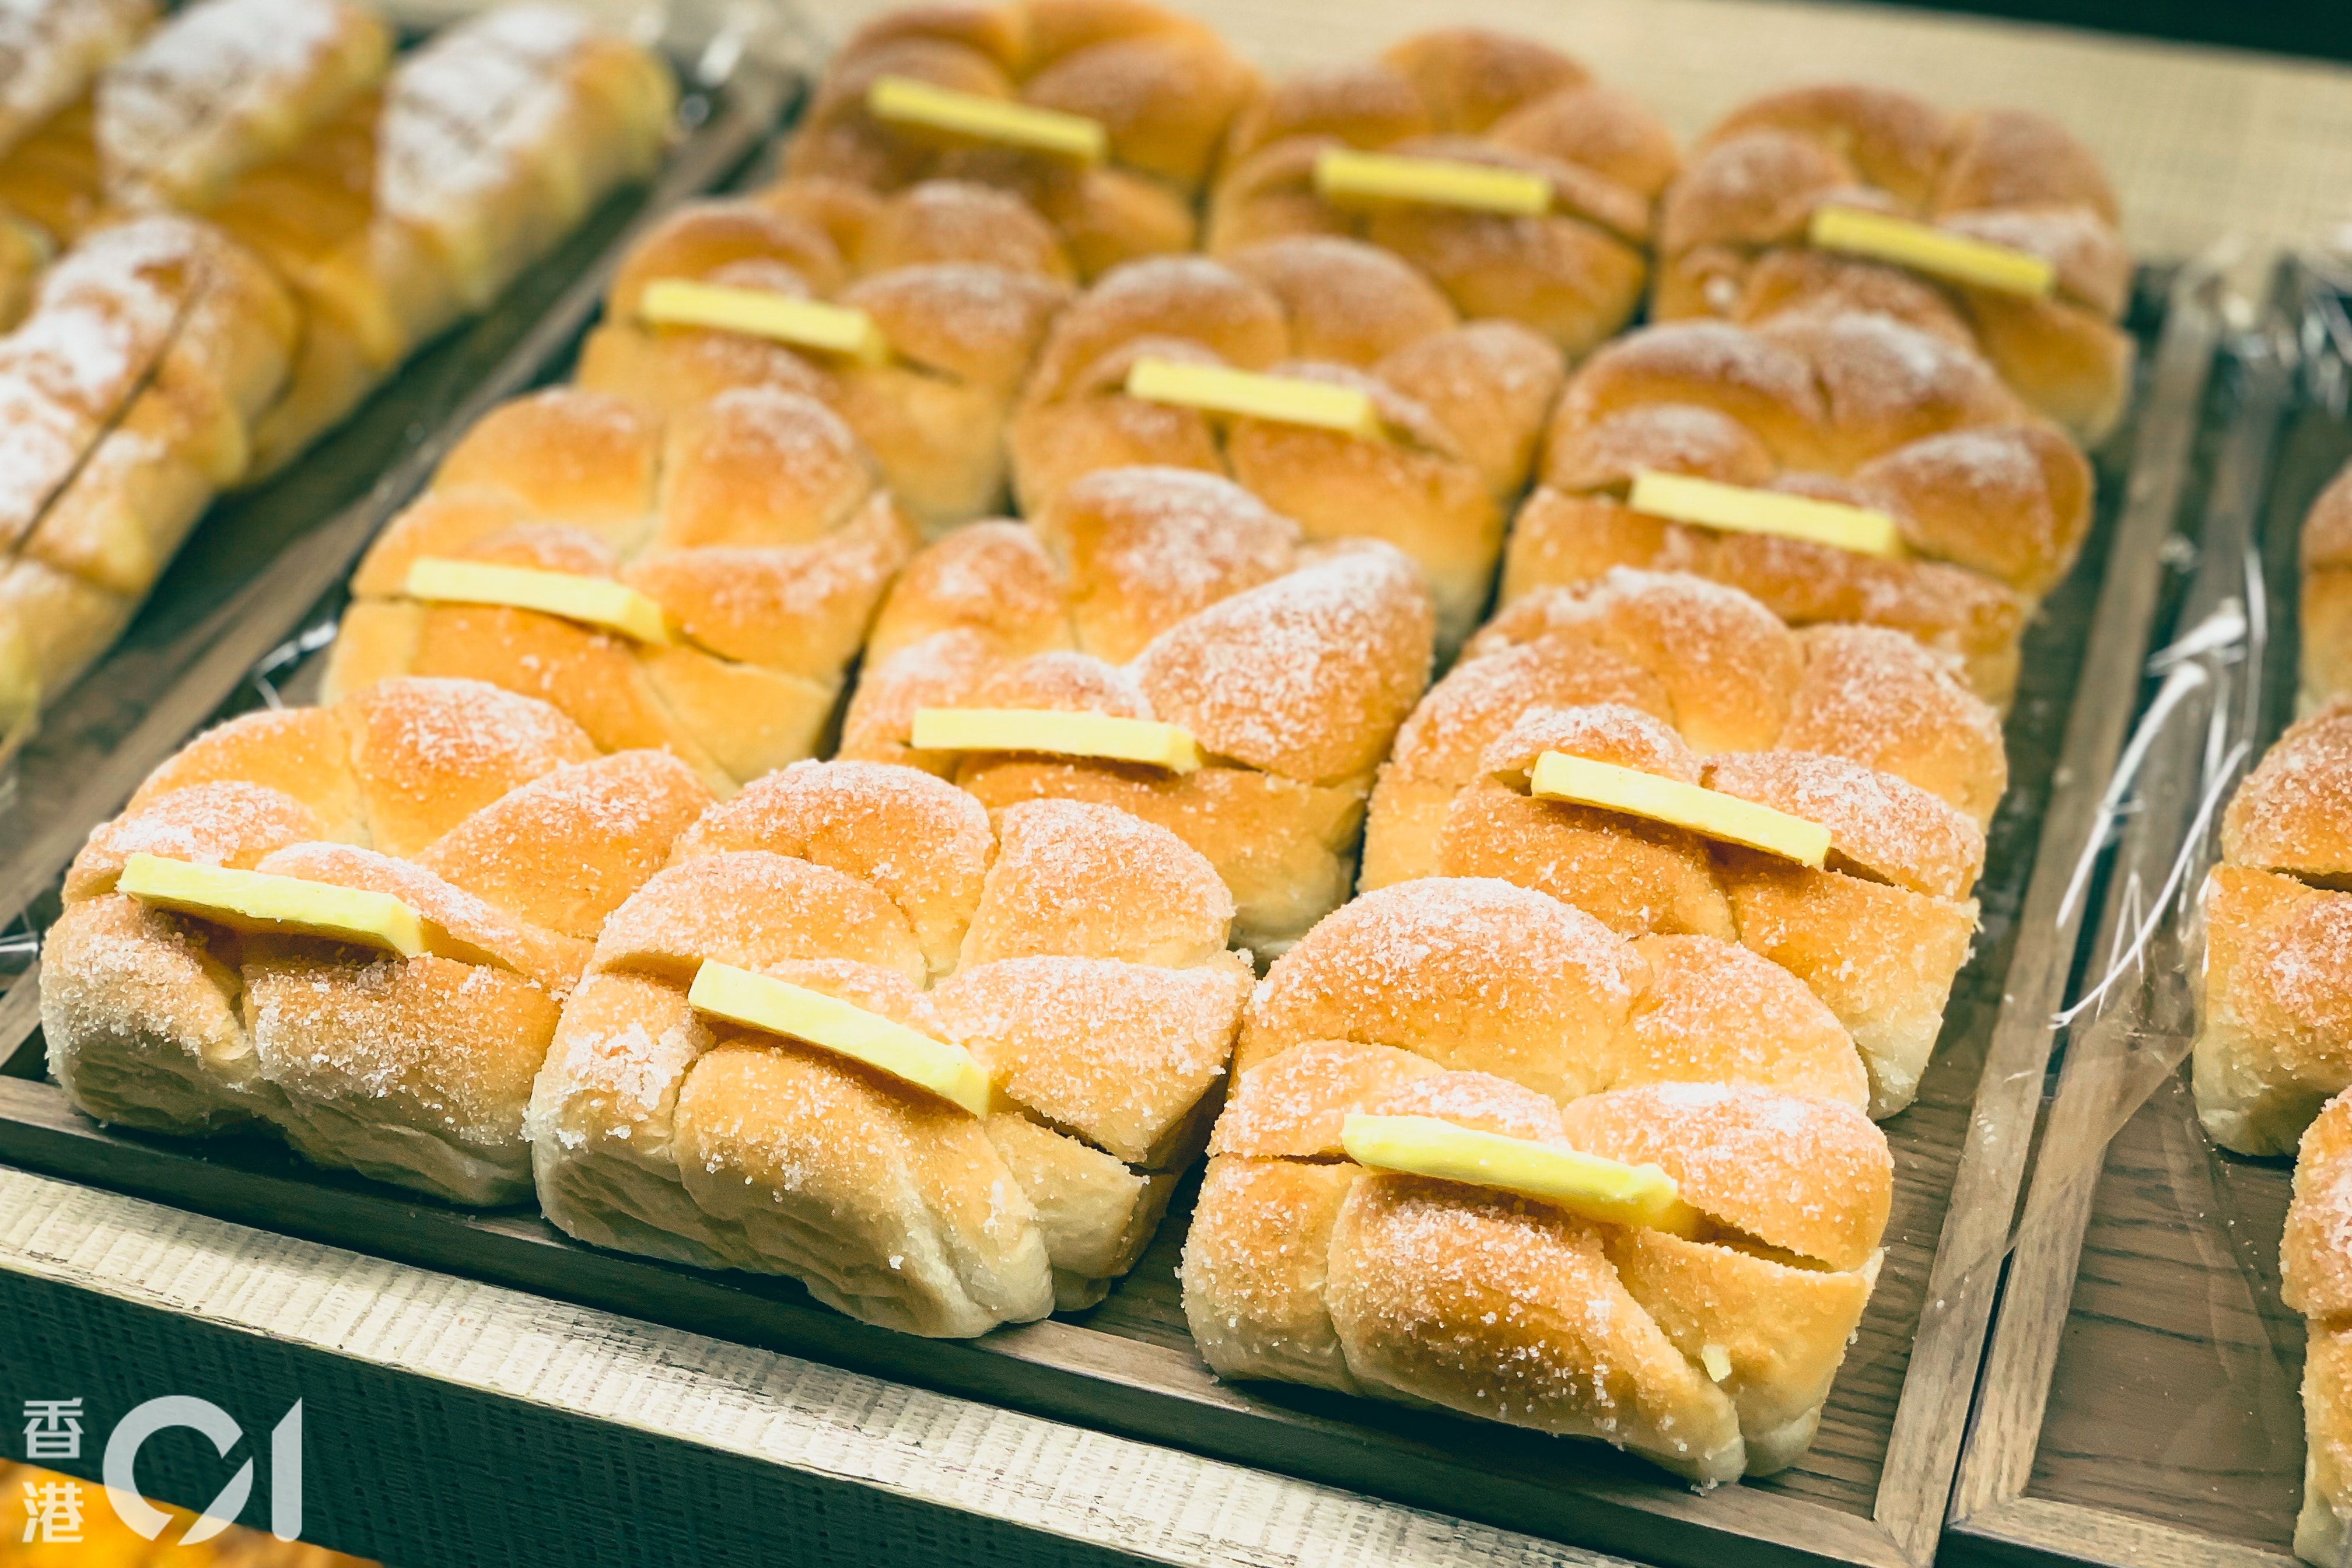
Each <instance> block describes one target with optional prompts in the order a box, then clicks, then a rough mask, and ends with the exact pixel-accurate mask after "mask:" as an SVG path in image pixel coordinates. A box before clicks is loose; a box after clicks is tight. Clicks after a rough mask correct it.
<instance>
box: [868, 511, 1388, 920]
mask: <svg viewBox="0 0 2352 1568" xmlns="http://www.w3.org/2000/svg"><path fill="white" fill-rule="evenodd" d="M1431 637H1432V621H1431V615H1430V606H1429V596H1428V594H1427V592H1426V591H1425V590H1424V589H1423V586H1422V584H1421V580H1420V575H1419V574H1418V573H1416V572H1415V571H1414V570H1413V567H1412V563H1411V562H1410V561H1408V560H1407V559H1406V558H1405V557H1404V556H1403V555H1402V554H1401V553H1399V552H1397V551H1396V550H1394V549H1392V548H1391V547H1390V546H1388V545H1385V544H1381V543H1379V542H1371V541H1352V542H1350V541H1342V542H1335V543H1328V544H1318V545H1308V544H1306V543H1304V542H1302V541H1301V540H1300V538H1299V531H1298V529H1297V525H1296V524H1294V523H1292V522H1291V521H1289V520H1288V519H1287V518H1285V517H1282V516H1279V515H1278V514H1276V512H1275V511H1273V510H1271V509H1269V508H1268V507H1267V506H1266V505H1265V502H1263V501H1261V500H1258V499H1257V498H1256V497H1255V496H1253V495H1251V494H1250V493H1249V492H1248V491H1247V490H1244V489H1242V488H1241V487H1239V486H1238V485H1235V484H1234V483H1232V482H1231V481H1230V480H1226V479H1218V478H1216V477H1214V476H1213V475H1210V474H1203V473H1198V472H1193V471H1191V470H1187V469H1181V468H1112V469H1107V470H1105V471H1103V472H1101V473H1097V474H1092V475H1089V476H1087V478H1086V479H1080V480H1078V481H1077V482H1076V483H1075V484H1073V485H1071V486H1070V487H1069V488H1068V489H1066V490H1064V491H1063V492H1062V493H1061V495H1060V497H1059V498H1058V499H1057V500H1055V502H1054V503H1053V505H1051V506H1050V507H1048V508H1046V509H1045V511H1044V513H1043V514H1041V515H1040V516H1038V517H1036V518H1035V519H1034V520H1033V521H1031V522H1029V523H1026V524H1022V523H1013V522H984V523H978V524H975V525H973V526H972V527H971V528H967V529H964V530H963V531H961V532H958V533H955V534H951V535H950V536H949V537H948V538H946V539H944V540H941V541H940V542H939V543H937V544H934V545H932V546H931V547H930V548H929V549H928V550H926V551H925V552H923V553H922V554H920V555H919V556H917V557H916V558H915V560H914V561H913V562H912V563H909V565H908V568H907V570H906V572H905V573H904V574H902V575H901V576H900V577H899V579H898V584H896V585H895V586H894V587H893V588H892V589H891V592H890V595H889V597H888V599H887V601H885V603H884V605H883V607H882V611H881V614H880V615H879V616H877V619H876V622H875V627H874V635H873V637H872V638H871V640H870V641H869V643H868V645H867V647H866V662H865V665H864V668H863V671H862V673H861V674H860V676H859V679H858V686H857V690H856V694H855V696H854V697H853V698H852V699H851V701H850V705H849V711H848V715H847V717H846V719H845V721H844V722H843V731H842V744H841V754H842V755H844V756H845V757H856V758H865V759H868V760H873V761H883V762H901V763H911V764H913V765H915V766H917V767H920V768H924V769H926V770H928V771H930V772H933V773H940V774H941V775H943V776H945V777H949V778H951V779H953V780H954V781H955V782H956V783H957V784H961V785H962V786H963V787H964V788H965V789H967V790H970V791H971V792H972V793H973V794H974V795H978V796H979V797H980V799H981V800H982V802H983V803H985V804H986V805H988V806H989V807H990V808H991V809H992V810H994V809H999V808H1002V807H1003V806H1005V805H1010V804H1012V803H1013V802H1014V801H1017V800H1024V799H1029V798H1033V797H1039V796H1060V797H1066V798H1073V799H1080V800H1091V801H1097V802H1100V803H1103V804H1106V805H1117V806H1119V807H1121V808H1122V809H1125V810H1127V811H1130V812H1133V813H1135V814H1136V815H1137V816H1141V817H1143V818H1145V819H1146V820H1148V821H1151V822H1156V823H1159V824H1160V825H1161V826H1165V827H1167V828H1169V829H1170V830H1171V831H1172V832H1173V833H1175V834H1176V835H1177V837H1180V838H1181V839H1183V840H1184V842H1185V843H1187V844H1189V845H1191V846H1192V847H1193V848H1195V849H1197V850H1199V851H1200V852H1201V853H1202V854H1203V855H1205V856H1206V857H1208V858H1209V861H1210V863H1211V864H1212V865H1213V866H1215V867H1216V868H1217V872H1218V874H1219V875H1220V876H1221V877H1222V878H1223V879H1224V882H1225V886H1226V887H1227V888H1228V889H1230V890H1231V892H1232V894H1233V898H1234V904H1235V906H1236V914H1235V922H1234V941H1235V942H1237V943H1238V944H1240V945H1243V946H1245V947H1248V948H1250V949H1252V950H1253V951H1255V952H1258V953H1260V954H1261V955H1263V954H1267V953H1271V952H1279V951H1281V949H1283V948H1284V947H1286V946H1287V945H1288V944H1289V943H1290V942H1293V941H1295V940H1297V937H1298V936H1299V935H1300V933H1302V932H1304V931H1306V930H1307V927H1309V926H1311V925H1313V924H1314V923H1315V921H1318V919H1320V918H1321V917H1322V916H1323V915H1324V914H1325V913H1327V912H1328V911H1329V910H1332V909H1334V908H1337V907H1338V906H1339V904H1340V903H1342V902H1343V901H1345V900H1346V899H1347V896H1348V891H1349V884H1350V883H1351V882H1352V880H1353V879H1354V866H1355V846H1356V839H1357V834H1358V831H1359V828H1360V825H1361V822H1362V816H1363V807H1364V800H1365V797H1366V795H1367V794H1368V793H1369V792H1370V788H1371V783H1372V775H1373V770H1374V769H1375V768H1376V767H1377V766H1378V765H1379V763H1380V762H1381V758H1382V757H1384V756H1386V755H1387V753H1388V750H1389V745H1390V742H1391V740H1393V738H1394V737H1395V734H1396V728H1397V726H1398V724H1400V723H1401V722H1402V721H1403V720H1404V718H1405V716H1406V715H1407V714H1408V713H1409V712H1411V711H1412V706H1413V703H1414V702H1415V701H1416V700H1419V698H1420V696H1421V693H1422V690H1423V688H1424V687H1425V686H1426V685H1427V683H1428V680H1429V668H1430V649H1431ZM922 708H997V709H1004V708H1011V709H1029V710H1034V709H1050V710H1072V711H1081V712H1097V713H1104V714H1109V715H1111V716H1113V717H1116V718H1121V719H1131V720H1149V721H1160V722H1163V723H1169V724H1176V725H1181V726H1182V727H1183V728H1184V729H1185V730H1186V731H1189V732H1190V734H1191V735H1192V739H1193V740H1194V741H1196V742H1198V745H1199V748H1200V750H1201V752H1202V753H1204V765H1203V766H1201V767H1199V768H1198V769H1195V770H1194V771H1192V772H1187V773H1178V772H1171V771H1167V770H1164V769H1161V768H1159V767H1154V766H1150V765H1146V764H1144V763H1128V762H1111V761H1107V760H1103V759H1100V758H1088V757H1084V756H1068V755H1045V754H1041V753H1035V752H939V751H917V750H915V749H914V746H913V724H914V720H915V715H916V711H917V710H919V709H922Z"/></svg>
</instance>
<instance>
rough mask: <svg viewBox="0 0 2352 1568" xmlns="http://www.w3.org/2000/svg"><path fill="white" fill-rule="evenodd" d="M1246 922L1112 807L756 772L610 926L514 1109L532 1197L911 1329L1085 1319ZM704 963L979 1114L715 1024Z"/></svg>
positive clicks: (1149, 1216) (892, 769) (797, 1041)
mask: <svg viewBox="0 0 2352 1568" xmlns="http://www.w3.org/2000/svg"><path fill="white" fill-rule="evenodd" d="M1232 917H1233V901H1232V900H1231V899H1230V898H1229V897H1228V896H1227V895H1226V893H1225V891H1224V889H1223V887H1221V886H1220V885H1219V883H1218V881H1217V878H1216V875H1215V873H1214V871H1213V869H1212V868H1210V866H1209V865H1208V863H1207V862H1206V861H1205V860H1203V859H1202V858H1201V857H1200V856H1199V855H1198V854H1197V853H1195V852H1194V851H1192V850H1191V849H1189V848H1187V847H1185V846H1184V845H1183V844H1182V843H1181V842H1180V841H1179V840H1178V839H1177V838H1176V837H1175V836H1174V835H1173V834H1171V833H1169V832H1168V831H1167V830H1166V829H1164V828H1160V827H1157V826H1152V825H1151V824H1149V823H1146V822H1142V821H1139V820H1138V819H1137V818H1135V817H1133V816H1129V815H1127V814H1126V813H1123V812H1119V811H1116V810H1113V809H1110V808H1108V807H1107V806H1100V805H1087V804H1083V803H1078V802H1072V801H1028V802H1024V803H1021V804H1018V805H1010V806H1007V807H1005V808H1003V810H1000V811H998V812H995V813H994V814H991V813H990V812H989V811H988V810H986V809H984V808H983V807H982V805H981V804H980V803H979V802H978V801H977V800H975V799H973V798H972V797H971V796H970V795H965V794H963V793H961V791H958V790H956V789H955V788H953V787H952V786H950V785H949V784H945V783H942V782H941V781H940V780H938V779H936V778H933V777H931V776H930V775H929V774H927V773H920V772H918V771H917V770H915V769H912V768H905V767H898V766H893V765H889V764H883V763H854V762H841V763H800V764H796V765H795V766H793V767H790V768H787V769H784V770H783V771H782V772H781V773H772V774H771V775H769V776H768V777H767V778H764V779H761V781H760V782H759V783H757V784H753V785H751V787H750V788H748V789H746V790H745V791H744V792H743V793H742V794H740V795H737V796H736V797H735V798H734V799H733V800H731V801H729V802H727V803H725V804H724V805H718V806H715V807H713V808H711V809H710V810H709V812H708V813H706V814H705V816H703V817H702V819H701V821H700V822H698V824H696V825H695V826H694V827H693V828H692V829H691V830H689V831H688V833H687V834H686V836H685V837H683V838H681V839H680V840H679V842H678V844H677V850H676V852H675V853H674V855H673V856H672V857H671V860H670V864H669V865H668V867H667V868H666V869H664V870H663V871H662V872H661V873H660V874H659V875H658V876H656V877H655V878H653V879H651V880H650V881H648V882H646V884H645V886H644V887H643V888H641V889H639V890H638V891H637V892H636V893H635V896H634V897H632V898H631V899H630V900H629V901H628V902H627V903H626V904H625V905H623V906H622V907H621V909H620V910H618V911H617V912H615V913H614V915H613V916H612V918H611V919H609V920H608V921H605V923H604V934H603V936H602V937H601V938H600V939H599V940H598V942H597V944H596V950H595V953H594V956H593V959H592V960H591V961H590V963H589V965H588V971H587V976H586V978H585V979H584V980H583V982H582V983H581V985H580V987H579V989H578V990H577V991H576V992H575V993H573V994H572V999H571V1000H570V1001H569V1002H568V1003H567V1004H566V1005H565V1006H564V1009H563V1016H562V1023H561V1025H560V1026H559V1027H558V1028H557V1030H556V1035H555V1041H554V1046H553V1048H552V1049H551V1051H550V1052H549V1054H548V1058H547V1062H546V1066H545V1068H544V1069H543V1070H542V1071H541V1074H540V1077H539V1082H538V1087H537V1089H536V1090H535V1091H534V1093H533V1096H532V1100H531V1111H530V1138H531V1148H532V1159H533V1163H534V1166H535V1169H536V1171H537V1173H538V1183H539V1193H540V1201H541V1206H542V1207H543V1208H544V1209H545V1211H546V1213H547V1215H548V1217H549V1218H550V1219H551V1220H553V1221H554V1222H555V1223H556V1224H557V1225H558V1226H562V1228H563V1229H564V1230H566V1231H568V1232H570V1233H571V1234H572V1235H573V1236H575V1237H579V1238H580V1239H582V1240H583V1241H587V1242H591V1243H593V1244H594V1245H597V1246H600V1247H618V1248H622V1249H624V1250H627V1251H632V1252H639V1253H645V1254H647V1255H650V1256H652V1257H656V1258H667V1259H670V1260H672V1261H675V1262H682V1263H691V1264H695V1265H698V1266H700V1267H703V1268H747V1269H754V1270H758V1271H761V1272H763V1273H772V1274H786V1275H790V1276H792V1277H793V1278H794V1279H799V1280H801V1281H802V1282H803V1284H805V1285H806V1286H807V1287H808V1288H809V1290H810V1292H811V1293H812V1294H814V1296H815V1297H816V1298H817V1300H821V1301H823V1302H824V1303H826V1304H827V1305H828V1306H831V1307H834V1308H835V1309H837V1310H840V1311H843V1312H845V1313H847V1314H848V1315H850V1316H851V1317H854V1318H857V1319H860V1320H862V1321H866V1322H869V1323H877V1324H880V1325H881V1326H883V1327H885V1328H891V1329H897V1330H900V1331H905V1332H909V1333H918V1334H927V1335H932V1336H940V1337H964V1336H970V1335H973V1334H980V1333H984V1332H986V1331H988V1330H990V1329H992V1328H994V1327H996V1326H997V1325H998V1324H1001V1323H1008V1322H1026V1321H1031V1320H1034V1319H1037V1318H1042V1317H1045V1315H1046V1314H1047V1313H1049V1312H1052V1311H1054V1310H1056V1309H1057V1308H1061V1309H1075V1308H1079V1307H1085V1306H1091V1305H1092V1304H1094V1303H1095V1302H1097V1301H1098V1300H1101V1299H1102V1297H1103V1295H1104V1294H1105V1293H1106V1292H1107V1291H1108V1289H1109V1287H1110V1285H1111V1283H1112V1282H1113V1281H1114V1280H1115V1279H1118V1277H1119V1276H1120V1275H1122V1274H1124V1273H1125V1272H1126V1271H1127V1270H1128V1269H1129V1268H1132V1267H1133V1266H1134V1263H1135V1260H1136V1258H1138V1257H1139V1256H1140V1255H1141V1253H1142V1251H1143V1248H1144V1247H1145V1245H1146V1244H1147V1243H1148V1242H1149V1241H1150V1237H1151V1233H1152V1231H1153V1229H1154V1228H1155V1227H1156V1226H1158V1224H1159V1221H1160V1215H1161V1214H1162V1213H1163V1212H1164V1211H1165V1210H1166V1208H1167V1205H1168V1200H1169V1197H1170V1195H1171V1192H1172V1190H1173V1188H1174V1186H1175V1184H1176V1183H1177V1182H1178V1180H1179V1179H1180V1178H1181V1173H1182V1172H1183V1170H1184V1169H1185V1167H1186V1166H1188V1165H1189V1164H1190V1163H1192V1161H1193V1160H1194V1159H1195V1158H1197V1157H1198V1155H1199V1153H1200V1152H1201V1148H1202V1143H1203V1142H1204V1141H1205V1138H1206V1134H1207V1129H1208V1124H1209V1121H1210V1118H1211V1117H1212V1116H1213V1114H1214V1110H1215V1106H1216V1104H1217V1102H1218V1098H1219V1097H1218V1096H1217V1095H1216V1093H1215V1092H1214V1090H1215V1089H1216V1088H1217V1086H1218V1084H1219V1082H1220V1081H1221V1080H1222V1079H1223V1074H1224V1070H1225V1064H1226V1060H1227V1058H1228V1057H1229V1055H1230V1053H1231V1051H1232V1048H1233V1043H1234V1034H1235V1031H1236V1030H1237V1029H1238V1027H1239V1026H1240V1021H1241V1012H1242V1006H1243V1004H1244V1000H1245V999H1246V998H1247V996H1248V994H1249V990H1250V986H1251V984H1252V982H1253V980H1254V979H1255V974H1254V972H1253V971H1252V969H1251V967H1250V963H1249V959H1248V955H1246V954H1243V953H1234V952H1229V951H1227V949H1226V945H1225V943H1226V936H1227V928H1228V926H1229V923H1230V921H1231V920H1232ZM710 963H718V964H721V965H731V966H733V967H734V968H735V969H738V970H748V971H751V972H754V973H756V974H758V975H761V976H765V977H768V978H769V979H771V980H774V981H782V982H783V983H785V984H786V985H789V986H793V987H798V988H800V990H801V991H802V992H803V993H805V992H814V993H818V994H820V997H821V998H832V999H834V1000H835V1002H836V1003H846V1004H849V1005H850V1006H851V1007H854V1008H856V1009H858V1010H860V1012H862V1013H863V1014H865V1015H878V1016H879V1017H880V1019H882V1020H887V1022H888V1023H889V1024H891V1025H895V1026H898V1027H899V1028H900V1029H903V1030H911V1031H914V1032H915V1033H916V1034H918V1035H919V1036H922V1037H926V1038H927V1039H928V1040H929V1042H930V1043H931V1044H930V1048H931V1049H933V1050H940V1049H949V1050H951V1051H954V1052H960V1053H962V1054H964V1055H965V1056H966V1057H968V1058H969V1059H970V1060H971V1062H972V1063H976V1064H977V1068H978V1069H979V1072H980V1073H981V1074H982V1075H984V1080H985V1082H986V1084H987V1086H988V1087H987V1089H986V1090H985V1094H984V1096H983V1098H982V1100H980V1101H978V1102H975V1103H972V1104H971V1106H970V1107H969V1108H968V1107H967V1104H966V1103H965V1102H961V1101H959V1100H954V1099H950V1098H948V1097H946V1096H944V1095H943V1094H940V1093H935V1092H932V1091H931V1090H929V1089H921V1088H918V1087H916V1086H915V1084H914V1083H912V1082H910V1081H908V1079H904V1078H901V1077H898V1076H896V1075H894V1074H893V1073H892V1072H889V1071H887V1070H884V1069H883V1068H880V1067H877V1066H874V1065H869V1059H868V1058H858V1057H856V1056H854V1055H851V1054H846V1053H845V1051H843V1050H840V1049H835V1048H833V1047H829V1046H828V1045H826V1044H824V1043H822V1042H820V1041H818V1040H816V1039H814V1038H812V1037H810V1036H803V1035H799V1034H794V1033H789V1032H783V1031H782V1028H781V1027H780V1028H779V1029H777V1030H771V1029H769V1028H764V1027H756V1026H750V1025H747V1024H745V1023H743V1022H740V1014H722V1013H719V1012H714V1011H710V1010H707V1009H705V1008H704V1007H702V1006H700V1005H698V1002H697V998H698V996H700V995H701V993H700V992H698V991H697V990H696V982H697V978H698V975H708V974H709V973H710V972H709V970H708V969H706V968H705V965H707V964H710ZM730 1020H732V1021H730ZM818 1032H821V1031H817V1030H815V1029H814V1028H812V1034H814V1033H818Z"/></svg>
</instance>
